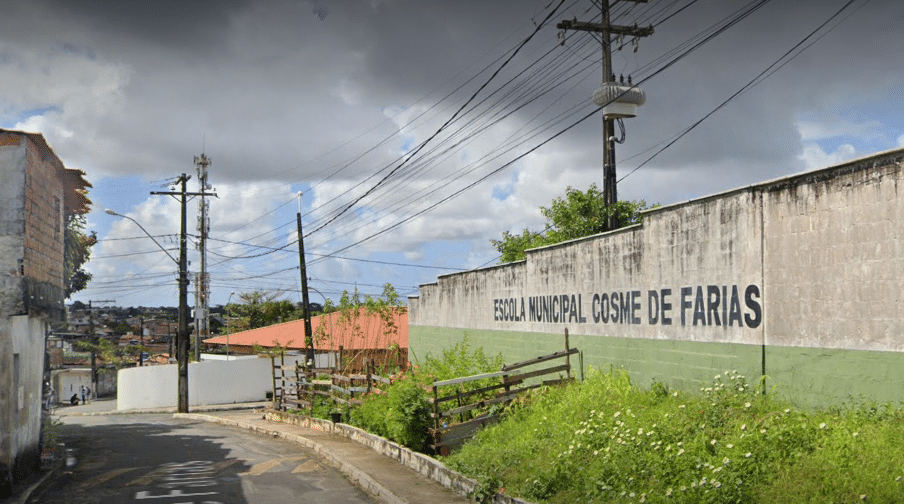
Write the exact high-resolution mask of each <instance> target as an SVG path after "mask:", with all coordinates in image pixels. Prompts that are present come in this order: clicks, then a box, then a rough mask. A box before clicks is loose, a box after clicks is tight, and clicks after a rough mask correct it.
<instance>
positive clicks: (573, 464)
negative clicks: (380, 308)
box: [445, 370, 904, 503]
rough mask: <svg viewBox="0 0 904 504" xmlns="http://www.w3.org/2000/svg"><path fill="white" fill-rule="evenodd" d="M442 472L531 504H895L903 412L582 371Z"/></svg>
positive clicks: (515, 413) (716, 381)
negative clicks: (646, 383)
mask: <svg viewBox="0 0 904 504" xmlns="http://www.w3.org/2000/svg"><path fill="white" fill-rule="evenodd" d="M445 462H446V463H447V464H448V465H449V466H450V467H451V468H453V469H455V470H457V471H459V472H461V473H463V474H465V475H467V476H470V477H473V478H475V479H477V480H479V481H481V482H483V483H484V484H485V485H486V486H492V487H496V486H497V485H498V488H499V489H500V490H502V491H504V493H506V494H510V495H516V496H519V497H521V498H523V499H527V500H531V501H534V502H548V503H572V502H585V503H605V502H669V503H671V502H677V503H699V502H703V503H723V502H725V503H728V502H741V503H748V502H765V503H773V502H782V503H786V502H790V503H794V502H820V503H823V502H862V501H867V502H904V482H902V476H904V413H902V411H901V410H900V409H896V408H894V407H891V406H876V405H856V406H855V405H846V406H840V407H837V408H833V409H827V410H802V409H798V408H795V407H794V406H792V405H791V404H790V403H786V402H784V401H782V400H780V399H777V398H774V397H773V396H771V395H770V396H764V395H762V394H760V393H758V392H757V391H756V390H755V389H754V388H753V387H751V386H750V385H749V384H748V383H747V382H746V379H745V377H744V376H741V375H739V374H737V373H735V372H728V371H726V372H725V373H723V374H720V375H718V376H714V378H713V384H712V386H710V387H705V388H703V389H701V390H700V391H699V393H694V394H690V393H686V392H679V391H672V390H669V389H668V387H666V386H665V385H663V384H660V383H655V384H654V385H653V387H651V388H650V389H649V390H642V389H640V388H637V387H634V386H633V385H632V384H631V382H630V379H629V377H628V375H627V374H626V373H625V372H623V371H612V372H609V373H605V372H601V371H598V370H591V372H590V373H589V376H588V378H587V379H586V381H585V382H583V383H579V384H572V385H570V386H565V387H557V388H549V389H546V390H544V391H542V392H541V393H538V394H535V395H533V396H531V397H529V398H526V399H525V400H523V401H521V402H520V403H519V404H517V405H516V406H515V407H513V408H512V409H511V410H510V411H509V413H508V414H507V416H506V418H505V420H504V421H503V422H502V423H500V424H498V425H496V426H494V427H491V428H488V429H485V430H483V431H482V432H481V433H480V434H478V436H477V437H476V438H474V440H472V441H471V442H469V443H468V444H466V445H465V446H464V447H463V448H462V449H461V450H460V451H459V452H457V453H455V454H453V455H452V456H451V457H448V458H447V459H446V460H445Z"/></svg>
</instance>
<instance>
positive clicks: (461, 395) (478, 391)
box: [428, 380, 521, 404]
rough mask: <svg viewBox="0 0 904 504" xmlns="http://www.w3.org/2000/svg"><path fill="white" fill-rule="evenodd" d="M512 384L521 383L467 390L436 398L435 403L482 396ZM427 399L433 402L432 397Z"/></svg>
mask: <svg viewBox="0 0 904 504" xmlns="http://www.w3.org/2000/svg"><path fill="white" fill-rule="evenodd" d="M513 383H521V381H520V380H518V381H515V382H507V383H500V384H498V385H490V386H489V387H482V388H479V389H474V390H468V391H465V392H460V393H458V394H452V395H449V396H443V397H438V398H436V403H437V404H438V403H443V402H448V401H454V400H456V399H463V398H465V397H470V396H472V395H477V394H482V393H484V392H492V391H494V390H498V389H501V388H505V387H507V386H511V385H512V384H513ZM428 399H429V401H430V402H431V403H433V402H434V399H433V398H432V397H430V398H428Z"/></svg>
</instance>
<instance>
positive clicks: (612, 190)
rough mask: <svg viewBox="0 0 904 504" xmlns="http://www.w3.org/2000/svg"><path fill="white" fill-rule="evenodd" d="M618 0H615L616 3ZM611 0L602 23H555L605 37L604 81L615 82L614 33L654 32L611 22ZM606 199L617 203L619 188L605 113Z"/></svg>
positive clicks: (611, 126)
mask: <svg viewBox="0 0 904 504" xmlns="http://www.w3.org/2000/svg"><path fill="white" fill-rule="evenodd" d="M618 1H619V0H615V2H612V3H617V2H618ZM627 1H630V2H635V3H647V0H627ZM610 2H611V0H602V1H601V5H600V10H602V22H601V23H590V22H584V21H578V20H576V19H575V20H567V19H566V20H563V21H561V22H559V23H558V24H556V28H558V29H559V30H577V31H586V32H595V33H600V34H601V35H602V40H603V44H602V46H603V84H604V85H605V83H609V82H612V83H614V82H615V74H613V73H612V35H616V36H618V37H619V38H621V37H624V36H626V35H627V36H632V37H636V38H639V37H647V36H649V35H652V34H653V26H652V25H651V26H648V27H646V28H640V27H638V26H637V25H636V24H635V25H634V26H621V25H613V24H611V23H610V22H609V7H610V6H611V5H610ZM603 201H604V203H605V204H606V208H609V207H611V206H612V205H614V204H615V203H617V202H618V191H617V190H616V179H615V120H614V119H612V118H608V117H606V114H605V111H604V113H603ZM616 225H617V223H616V222H615V216H614V215H613V213H612V212H609V217H608V219H607V220H606V230H607V231H611V230H612V229H614V228H615V227H616Z"/></svg>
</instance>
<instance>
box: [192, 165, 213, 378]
mask: <svg viewBox="0 0 904 504" xmlns="http://www.w3.org/2000/svg"><path fill="white" fill-rule="evenodd" d="M195 166H196V167H197V170H198V184H199V185H200V186H201V201H199V202H198V234H199V235H200V238H199V240H198V250H200V252H201V272H200V273H198V275H197V277H196V280H195V360H196V361H200V360H201V342H202V341H204V340H205V339H207V338H208V337H210V277H209V275H208V274H207V235H208V234H209V233H210V217H208V216H207V211H208V209H209V208H210V203H208V201H207V195H206V193H205V192H204V191H207V190H209V189H210V188H211V187H210V183H209V182H208V181H207V167H208V166H210V158H209V157H207V156H206V155H204V154H203V153H202V154H201V155H200V156H195Z"/></svg>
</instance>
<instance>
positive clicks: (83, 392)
mask: <svg viewBox="0 0 904 504" xmlns="http://www.w3.org/2000/svg"><path fill="white" fill-rule="evenodd" d="M78 391H79V393H81V395H82V404H86V403H85V397H86V396H87V395H88V387H86V386H84V385H82V386H80V387H79V388H78Z"/></svg>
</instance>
